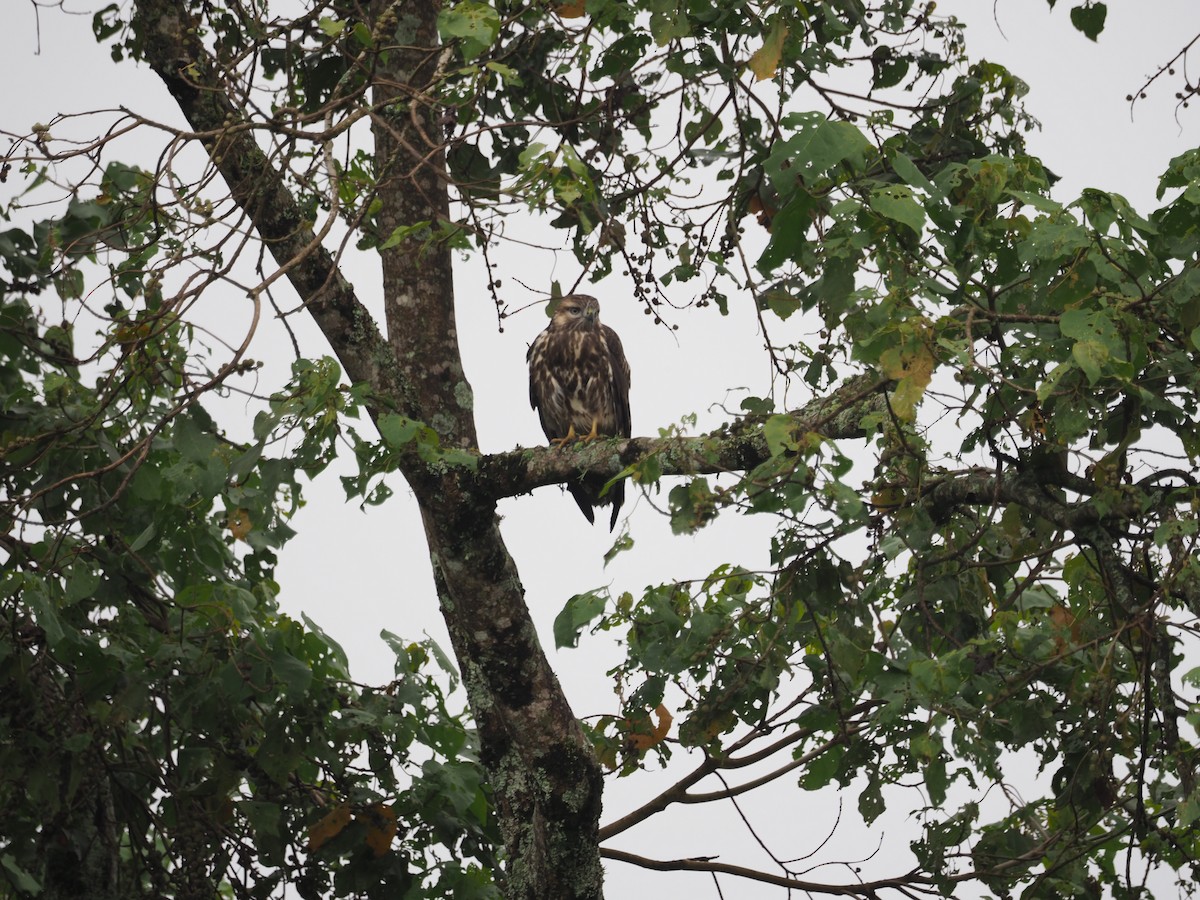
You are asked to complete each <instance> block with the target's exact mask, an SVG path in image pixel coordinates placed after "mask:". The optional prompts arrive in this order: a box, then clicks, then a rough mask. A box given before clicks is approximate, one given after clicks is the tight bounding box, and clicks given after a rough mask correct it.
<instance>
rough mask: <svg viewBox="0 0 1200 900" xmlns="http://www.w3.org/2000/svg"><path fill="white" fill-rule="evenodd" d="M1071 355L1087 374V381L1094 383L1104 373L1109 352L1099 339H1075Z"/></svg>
mask: <svg viewBox="0 0 1200 900" xmlns="http://www.w3.org/2000/svg"><path fill="white" fill-rule="evenodd" d="M1071 357H1072V358H1073V359H1074V360H1075V362H1076V363H1077V364H1078V365H1079V368H1081V369H1082V370H1083V374H1084V375H1086V376H1087V380H1088V383H1089V384H1095V383H1096V382H1097V381H1099V380H1100V378H1101V376H1102V375H1103V374H1104V367H1105V365H1107V364H1108V358H1109V353H1108V348H1107V347H1106V346H1104V344H1102V343H1100V342H1099V341H1092V340H1087V341H1076V342H1075V346H1073V347H1072V348H1071Z"/></svg>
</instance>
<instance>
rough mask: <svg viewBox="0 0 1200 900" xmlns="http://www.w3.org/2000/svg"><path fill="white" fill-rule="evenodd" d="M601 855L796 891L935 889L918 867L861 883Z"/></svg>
mask: <svg viewBox="0 0 1200 900" xmlns="http://www.w3.org/2000/svg"><path fill="white" fill-rule="evenodd" d="M600 855H601V856H603V857H604V858H605V859H615V860H618V861H620V862H625V863H629V864H631V865H635V866H641V867H642V868H644V869H654V870H655V871H658V872H711V873H715V874H718V875H735V876H737V877H739V878H748V879H750V880H751V881H761V882H764V883H765V884H773V885H777V886H778V887H785V888H791V889H792V890H796V891H811V892H812V893H814V894H830V895H833V896H836V897H870V898H873V897H877V896H878V893H879V891H882V890H886V889H888V888H891V889H893V890H904V889H905V888H910V889H911V888H914V887H919V888H925V886H927V885H928V886H930V887H929V888H925V889H927V890H929V892H930V893H934V891H933V890H932V885H933V879H932V878H930V877H929V876H928V875H921V874H920V873H918V872H917V871H916V870H913V871H912V872H909V873H908V874H907V875H901V876H898V877H896V878H884V879H882V880H879V881H864V882H862V883H860V884H826V883H823V882H820V881H807V880H804V879H801V878H789V877H788V876H786V875H772V874H770V873H769V872H760V871H759V870H758V869H751V868H749V867H747V866H734V865H730V864H728V863H720V862H716V861H715V860H713V859H710V858H704V857H696V858H692V859H651V858H649V857H647V856H639V855H637V854H636V853H629V852H627V851H625V850H614V849H612V848H608V847H602V848H601V849H600ZM951 878H953V876H951Z"/></svg>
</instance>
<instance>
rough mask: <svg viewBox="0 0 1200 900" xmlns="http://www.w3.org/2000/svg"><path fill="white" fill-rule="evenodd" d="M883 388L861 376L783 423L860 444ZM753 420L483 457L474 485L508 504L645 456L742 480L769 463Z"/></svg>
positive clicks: (684, 470) (676, 469)
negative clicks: (689, 433) (739, 475)
mask: <svg viewBox="0 0 1200 900" xmlns="http://www.w3.org/2000/svg"><path fill="white" fill-rule="evenodd" d="M888 384H889V382H888V380H887V379H885V378H881V377H879V376H878V375H877V374H874V373H868V374H865V375H860V376H857V377H855V378H851V379H849V380H847V382H846V383H845V384H843V385H842V386H841V387H839V388H838V389H837V390H834V391H832V392H830V393H829V394H827V395H825V396H823V397H819V398H816V399H814V400H813V401H812V402H811V403H809V404H808V405H806V406H805V407H803V408H802V409H800V410H796V411H794V412H792V413H790V414H789V415H790V416H791V417H792V419H793V420H794V421H795V423H796V427H797V429H798V430H800V431H815V432H818V433H820V434H822V435H824V436H825V437H828V438H832V439H835V440H843V439H854V438H863V437H867V432H866V430H865V429H864V427H863V424H862V423H863V419H864V418H866V417H867V416H868V415H872V414H879V413H883V412H885V411H886V407H887V397H886V394H885V393H884V391H885V389H886V387H887V385H888ZM761 425H762V420H761V418H754V417H751V418H746V419H740V420H738V421H737V422H735V423H733V424H731V425H725V426H722V427H721V428H719V429H718V430H716V431H714V432H712V433H710V434H706V435H701V436H699V437H667V438H649V437H636V438H630V439H624V440H617V439H614V440H605V441H596V442H593V443H590V444H582V443H581V444H576V445H574V446H571V447H565V448H561V449H560V448H551V447H534V448H519V449H517V450H510V451H507V452H505V453H496V454H490V455H487V456H483V457H482V458H481V459H480V461H479V465H478V468H477V469H476V472H475V477H474V480H475V482H476V483H477V484H478V485H479V490H480V491H481V492H483V493H486V494H488V495H489V496H492V497H495V498H499V497H515V496H519V495H521V494H525V493H528V492H529V491H532V490H533V489H534V488H538V487H544V486H545V485H548V484H561V483H562V482H564V481H568V480H570V479H571V478H574V477H577V476H578V474H579V473H580V472H581V471H586V472H593V473H596V474H600V475H606V476H608V477H610V478H612V477H615V476H616V475H617V474H619V473H620V472H622V471H624V470H625V468H626V467H628V466H630V465H633V464H634V463H637V462H639V461H641V460H645V459H646V458H648V457H650V456H653V457H655V458H656V462H657V464H658V465H657V468H658V469H659V470H660V471H661V474H663V475H711V474H719V473H722V472H745V471H748V470H750V469H753V468H754V467H755V466H758V465H761V464H762V463H764V462H766V461H767V460H768V459H770V458H771V451H770V448H769V447H768V446H767V440H766V437H765V436H764V434H763V429H762V427H761Z"/></svg>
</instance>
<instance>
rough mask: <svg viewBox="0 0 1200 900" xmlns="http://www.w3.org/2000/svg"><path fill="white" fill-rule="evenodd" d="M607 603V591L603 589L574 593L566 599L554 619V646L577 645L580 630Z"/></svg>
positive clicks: (597, 615) (599, 612)
mask: <svg viewBox="0 0 1200 900" xmlns="http://www.w3.org/2000/svg"><path fill="white" fill-rule="evenodd" d="M607 603H608V592H607V591H605V590H600V591H588V592H587V593H585V594H576V595H575V596H574V597H572V598H571V599H570V600H568V601H567V602H566V605H565V606H563V608H562V612H560V613H559V614H558V615H557V616H556V617H555V619H554V646H555V647H559V648H562V647H577V646H579V635H580V632H582V631H583V629H584V628H585V627H586V626H587V624H588V623H589V622H591V621H592V620H593V619H596V618H599V616H600V614H601V613H603V612H604V607H605V605H606V604H607Z"/></svg>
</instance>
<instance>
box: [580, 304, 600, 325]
mask: <svg viewBox="0 0 1200 900" xmlns="http://www.w3.org/2000/svg"><path fill="white" fill-rule="evenodd" d="M583 315H584V317H585V318H586V319H587V320H588V324H589V325H591V324H594V323H595V321H596V319H598V318H599V317H600V304H599V303H596V302H595V301H594V300H593V301H591V302H589V303H586V304H584V307H583Z"/></svg>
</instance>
